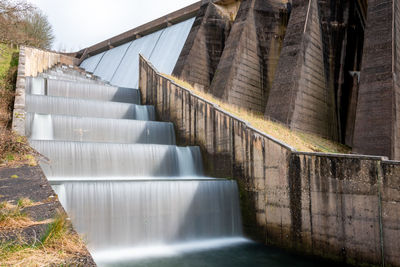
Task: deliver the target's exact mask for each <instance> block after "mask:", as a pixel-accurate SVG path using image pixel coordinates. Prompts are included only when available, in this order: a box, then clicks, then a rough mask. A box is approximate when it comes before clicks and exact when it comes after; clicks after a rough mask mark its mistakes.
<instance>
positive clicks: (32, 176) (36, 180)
mask: <svg viewBox="0 0 400 267" xmlns="http://www.w3.org/2000/svg"><path fill="white" fill-rule="evenodd" d="M14 175H16V176H17V177H18V178H11V176H14ZM0 194H1V195H0V202H3V201H9V202H13V203H14V204H16V203H17V202H18V200H19V199H21V198H28V199H30V200H32V201H34V202H40V203H41V204H39V205H35V206H32V207H27V208H25V209H23V212H25V213H26V214H27V215H28V216H29V217H30V218H31V219H32V220H34V221H38V222H40V221H45V220H49V219H53V218H54V217H55V216H56V215H57V214H58V212H61V213H65V211H64V209H63V208H62V206H61V204H60V202H59V201H58V198H57V195H56V194H55V193H54V191H53V190H52V188H51V186H50V184H49V183H48V181H47V179H46V177H45V176H44V174H43V172H42V170H41V169H40V167H30V166H23V167H19V168H0ZM48 227H49V224H48V223H46V224H39V225H34V226H29V227H27V228H22V229H17V230H12V231H1V230H0V243H1V242H9V241H12V240H16V239H17V238H23V240H24V242H26V244H34V243H37V242H39V241H40V239H41V237H42V236H43V235H44V234H45V233H46V231H47V228H48ZM17 240H18V239H17ZM65 264H67V265H73V266H96V264H95V263H94V261H93V259H92V257H91V256H90V254H89V252H88V251H87V250H85V251H83V252H82V254H79V255H76V257H75V258H74V259H70V261H69V262H66V263H65Z"/></svg>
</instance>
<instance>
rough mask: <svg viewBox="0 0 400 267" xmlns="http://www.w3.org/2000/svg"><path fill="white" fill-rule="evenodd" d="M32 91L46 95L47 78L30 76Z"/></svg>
mask: <svg viewBox="0 0 400 267" xmlns="http://www.w3.org/2000/svg"><path fill="white" fill-rule="evenodd" d="M28 79H29V78H28ZM28 83H29V82H28ZM30 93H31V94H33V95H44V94H45V80H44V79H43V78H40V77H36V78H30Z"/></svg>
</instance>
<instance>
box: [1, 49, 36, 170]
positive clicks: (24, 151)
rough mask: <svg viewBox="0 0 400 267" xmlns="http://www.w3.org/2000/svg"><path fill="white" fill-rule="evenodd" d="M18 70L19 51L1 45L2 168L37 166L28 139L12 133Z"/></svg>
mask: <svg viewBox="0 0 400 267" xmlns="http://www.w3.org/2000/svg"><path fill="white" fill-rule="evenodd" d="M17 70H18V50H17V49H14V48H12V47H10V46H9V45H6V44H0V167H5V166H17V165H24V164H28V165H36V160H35V154H36V153H35V152H34V150H33V149H32V148H30V146H29V145H28V143H27V140H26V138H25V137H23V136H19V135H17V134H16V133H14V132H12V131H11V123H12V111H13V105H14V96H15V84H16V78H17Z"/></svg>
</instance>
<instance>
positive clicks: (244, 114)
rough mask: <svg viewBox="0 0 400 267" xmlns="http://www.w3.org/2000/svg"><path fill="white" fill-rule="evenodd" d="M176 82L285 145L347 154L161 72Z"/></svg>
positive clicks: (343, 148)
mask: <svg viewBox="0 0 400 267" xmlns="http://www.w3.org/2000/svg"><path fill="white" fill-rule="evenodd" d="M162 75H163V76H165V77H167V78H168V79H170V80H172V81H174V82H175V83H176V84H178V85H180V86H182V87H184V88H186V89H188V90H190V91H191V92H192V93H193V94H195V95H198V96H200V97H202V98H204V99H206V100H208V101H210V102H212V103H214V104H216V105H218V106H219V107H220V108H221V109H223V110H225V111H227V112H229V113H231V114H233V115H235V116H236V117H238V118H240V119H242V120H243V121H246V122H248V123H249V124H250V125H251V126H252V127H254V128H256V129H258V130H259V131H261V132H265V133H266V134H268V135H270V136H272V137H273V138H275V139H277V140H280V141H282V142H284V143H286V144H287V145H289V146H291V147H293V148H295V149H296V150H298V151H303V152H322V153H343V154H349V153H350V152H351V149H350V148H349V147H347V146H345V145H342V144H339V143H336V142H333V141H330V140H327V139H324V138H322V137H319V136H317V135H314V134H310V133H304V132H299V131H295V130H292V129H289V128H288V127H286V126H284V125H282V124H280V123H278V122H274V121H271V120H268V119H266V118H265V117H264V114H261V113H253V112H250V111H248V110H246V109H243V108H240V107H237V106H234V105H230V104H228V103H225V102H223V101H222V100H220V99H218V98H215V97H214V96H213V95H211V94H208V93H205V92H202V91H200V90H197V89H195V88H194V87H193V86H191V85H190V84H189V83H187V82H185V81H182V80H180V79H178V78H177V77H174V76H171V75H167V74H162Z"/></svg>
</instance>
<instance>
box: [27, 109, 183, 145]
mask: <svg viewBox="0 0 400 267" xmlns="http://www.w3.org/2000/svg"><path fill="white" fill-rule="evenodd" d="M48 116H50V115H48ZM35 117H36V113H27V114H26V117H25V129H26V132H25V134H26V136H27V137H28V138H30V139H33V140H40V139H39V138H40V135H41V133H40V132H38V130H39V129H36V128H34V127H33V123H34V120H33V119H34V118H35ZM50 117H51V121H50V120H47V121H46V123H47V124H46V125H42V127H43V128H51V129H53V139H48V140H60V141H61V140H65V141H81V142H82V141H83V142H107V143H120V144H135V143H138V144H163V145H175V132H174V125H173V124H172V123H169V122H158V121H139V120H123V119H103V118H89V117H77V116H63V115H51V116H50ZM51 125H52V126H51ZM31 129H32V130H31ZM34 132H35V133H34Z"/></svg>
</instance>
